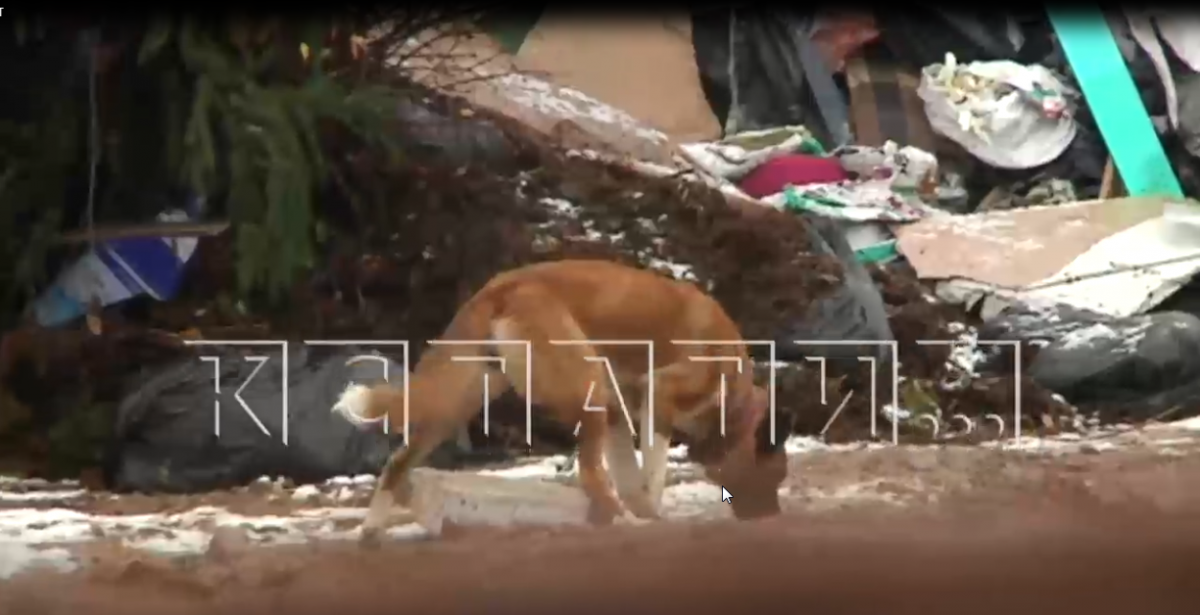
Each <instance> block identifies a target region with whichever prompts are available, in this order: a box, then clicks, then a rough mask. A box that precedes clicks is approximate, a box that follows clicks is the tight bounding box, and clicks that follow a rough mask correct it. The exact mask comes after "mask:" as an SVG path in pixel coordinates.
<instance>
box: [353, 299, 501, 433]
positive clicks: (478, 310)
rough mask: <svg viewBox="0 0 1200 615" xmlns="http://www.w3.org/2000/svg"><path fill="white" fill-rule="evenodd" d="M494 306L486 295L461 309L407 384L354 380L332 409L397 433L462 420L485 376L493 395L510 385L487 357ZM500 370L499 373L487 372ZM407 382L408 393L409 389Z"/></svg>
mask: <svg viewBox="0 0 1200 615" xmlns="http://www.w3.org/2000/svg"><path fill="white" fill-rule="evenodd" d="M491 318H492V314H491V309H490V306H489V304H488V302H486V301H471V302H468V303H467V305H465V306H464V307H463V309H461V310H460V311H459V313H458V314H457V315H456V316H455V318H454V321H453V322H451V323H450V326H449V327H448V328H447V329H446V331H445V333H443V334H442V337H441V338H440V340H439V341H441V342H452V343H434V344H431V345H430V346H429V348H427V349H425V352H424V353H423V354H422V355H421V360H420V361H419V362H418V363H417V366H416V368H415V369H414V370H413V372H412V373H411V374H406V376H407V377H408V383H407V387H405V386H403V385H401V384H399V383H395V382H394V380H395V379H394V378H393V382H391V383H386V384H378V385H372V386H367V385H362V384H355V383H351V384H350V385H349V386H347V387H346V389H345V390H344V391H343V392H342V394H341V396H340V397H339V398H338V400H337V402H336V403H334V405H333V409H332V411H333V412H334V413H335V414H340V415H341V416H343V417H345V418H346V420H348V421H349V422H351V423H353V424H354V425H356V426H359V427H360V428H366V427H369V426H373V425H376V424H380V423H383V422H384V420H385V418H386V421H387V422H386V425H387V431H388V432H389V433H398V432H400V431H402V430H403V429H404V428H405V426H409V427H410V428H414V427H418V426H422V425H427V424H430V423H431V422H432V423H443V424H447V425H450V424H457V423H461V422H463V421H466V420H469V418H470V415H471V414H472V413H474V412H476V411H478V409H479V403H480V399H481V397H482V395H483V394H484V391H483V387H484V382H487V383H488V385H489V389H488V391H487V393H488V396H489V397H490V398H491V399H495V398H496V397H499V395H500V394H501V393H503V392H504V391H505V390H507V388H508V386H507V382H506V380H505V379H504V377H503V375H502V374H501V373H500V372H499V371H498V370H496V369H494V366H495V364H494V363H489V362H488V361H486V358H487V357H488V356H489V354H490V353H491V352H493V350H492V348H491V345H490V344H487V343H486V342H487V341H488V340H489V339H491V336H492V332H491ZM492 372H495V375H496V376H498V377H492V378H486V379H485V375H491V374H492ZM406 388H407V399H406V398H405V392H406V391H405V389H406Z"/></svg>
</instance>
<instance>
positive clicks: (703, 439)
mask: <svg viewBox="0 0 1200 615" xmlns="http://www.w3.org/2000/svg"><path fill="white" fill-rule="evenodd" d="M438 342H441V343H435V344H433V345H431V346H430V347H429V348H428V349H427V350H426V351H425V352H424V354H423V355H422V356H421V360H420V361H419V362H418V363H417V366H416V368H415V370H414V372H413V374H412V375H411V377H410V378H409V383H408V391H409V393H408V394H409V396H410V397H409V399H408V421H409V423H408V424H409V432H408V445H407V446H406V447H405V448H404V449H401V450H399V451H397V452H396V453H395V454H394V455H393V456H392V457H391V458H390V459H389V460H388V462H387V464H386V465H385V466H384V468H383V471H382V473H381V475H380V479H379V484H378V486H377V488H376V490H375V494H374V497H373V498H372V500H371V505H370V508H369V510H368V513H367V517H366V519H365V520H364V522H363V527H362V538H363V540H364V541H366V542H371V541H373V540H375V539H376V538H377V536H378V533H379V532H380V530H381V529H382V528H383V525H384V523H385V521H386V518H387V516H388V512H389V510H390V508H391V506H392V505H393V503H395V502H396V501H397V500H398V501H399V503H400V504H402V505H404V506H408V504H409V502H410V499H411V497H412V487H411V483H410V479H409V473H410V470H411V469H412V468H413V467H415V466H417V465H418V464H420V463H421V461H422V460H423V459H424V458H425V457H426V456H427V455H428V454H429V453H430V452H431V451H433V450H434V449H435V448H436V447H437V446H438V445H439V444H441V443H442V442H443V441H444V440H446V439H448V438H450V437H452V436H453V435H454V433H455V431H456V430H458V429H460V428H461V427H462V426H463V425H465V424H466V423H467V422H469V421H470V420H471V418H472V416H473V415H474V414H476V413H477V412H479V409H480V405H481V403H480V402H481V397H482V396H483V395H484V377H485V375H487V376H488V378H487V380H488V382H489V385H490V386H488V389H487V395H488V396H489V398H491V399H495V398H496V397H498V396H499V395H500V394H501V393H503V392H504V391H505V390H507V388H508V387H510V386H511V387H514V388H515V390H516V392H517V393H518V394H520V395H521V396H522V397H525V398H526V399H528V400H530V401H532V402H534V403H536V404H538V405H539V406H540V407H542V408H546V409H547V410H548V411H549V412H552V413H553V414H554V416H555V418H557V419H558V420H560V421H562V422H563V423H564V424H566V425H577V426H578V437H579V480H580V484H581V487H582V488H583V490H584V492H585V493H586V494H587V496H588V498H589V500H590V501H591V509H590V514H589V518H590V520H591V521H592V522H593V523H598V524H605V523H611V522H612V520H613V519H614V517H616V516H618V515H620V514H622V512H623V511H622V506H621V502H624V504H625V507H627V508H628V510H629V512H631V513H633V514H634V515H635V516H637V517H639V518H656V517H657V516H658V509H659V504H660V502H661V498H662V493H663V487H664V484H665V481H666V469H667V451H668V448H669V445H670V439H671V435H672V433H674V432H679V433H680V434H682V435H683V438H684V440H685V441H686V442H687V443H688V445H689V449H690V450H691V454H692V457H693V458H694V459H695V460H696V461H698V462H700V463H702V464H703V465H704V466H705V468H706V472H707V474H708V477H709V479H710V480H712V481H714V482H717V483H719V484H721V485H722V486H724V487H726V488H728V489H729V490H730V492H731V493H733V494H735V495H734V498H733V500H732V502H731V503H732V506H733V509H734V513H735V515H737V516H738V517H739V518H751V517H758V516H764V515H768V514H773V513H776V512H778V511H779V500H778V495H777V489H778V486H779V484H780V483H781V482H782V481H783V479H784V477H785V476H786V459H785V457H784V454H783V450H782V442H780V443H778V444H777V445H774V446H772V445H768V444H767V443H766V442H767V441H768V440H769V439H770V433H769V431H768V429H767V427H768V424H769V421H768V420H767V412H766V410H767V406H768V396H767V393H766V392H765V391H763V390H762V389H761V388H759V387H757V386H755V385H754V383H753V376H752V370H751V363H750V359H749V356H748V355H747V352H746V348H745V344H744V342H743V340H742V337H741V335H740V333H739V332H738V329H737V326H736V325H735V324H734V323H733V321H732V320H731V319H730V318H729V316H728V315H727V314H726V313H725V311H724V310H723V309H722V308H721V306H720V305H718V304H717V302H716V301H715V300H714V299H712V298H711V297H709V296H708V295H706V294H705V293H704V292H702V291H700V290H699V289H698V288H696V287H695V286H694V285H692V284H689V283H685V282H677V281H674V280H671V279H668V278H665V277H663V276H660V275H657V274H655V273H652V272H648V271H643V270H640V269H636V268H632V267H627V266H623V265H619V264H616V263H611V262H606V261H591V260H583V261H558V262H551V263H542V264H537V265H531V266H527V267H522V268H519V269H514V270H511V271H507V272H504V273H502V274H500V275H497V276H496V277H495V278H493V279H492V280H491V281H490V282H488V283H487V284H486V285H485V286H484V287H483V288H482V289H481V290H480V291H479V292H477V293H476V294H475V295H474V296H473V297H471V299H469V300H468V301H467V302H466V303H465V304H464V305H463V306H462V307H461V308H460V309H459V311H458V313H457V314H456V315H455V317H454V320H453V321H452V322H451V323H450V326H449V327H448V328H447V329H446V331H445V332H444V333H443V334H442V336H441V338H440V339H439V340H438ZM445 342H452V343H445ZM521 342H529V344H528V349H529V351H528V353H527V352H526V347H525V345H524V344H522V343H521ZM612 342H626V344H623V345H622V344H614V343H612ZM639 342H641V343H640V344H639ZM680 342H690V343H680ZM705 342H724V343H720V344H718V343H707V344H706V343H705ZM650 344H652V345H653V346H652V348H653V380H652V382H651V381H650V380H649V379H648V378H647V373H648V370H647V367H648V365H649V362H648V360H649V355H650V353H649V352H648V348H647V346H650ZM527 357H528V358H527ZM488 359H490V360H488ZM614 380H615V381H616V385H617V386H615V387H614V386H613V381H614ZM651 384H652V386H650V385H651ZM651 389H653V404H652V407H653V415H652V416H651V415H650V413H649V412H648V409H649V407H650V406H649V405H648V404H647V403H646V402H647V399H648V395H647V394H648V392H649V391H650V390H651ZM627 391H635V392H636V396H629V395H627V394H626V392H627ZM722 394H724V396H725V403H724V405H722V403H721V401H722ZM625 399H631V400H632V399H636V401H637V402H638V403H637V404H636V407H637V408H638V422H639V423H640V429H639V433H641V434H642V435H643V437H642V438H641V441H642V442H641V447H642V458H643V463H642V468H641V472H640V473H639V468H638V462H637V456H636V453H635V449H634V443H633V432H632V430H633V425H632V422H633V421H632V419H631V418H630V417H628V415H627V413H626V412H624V411H623V409H624V400H625ZM404 408H405V399H404V391H403V389H402V388H399V387H393V386H389V385H386V384H385V385H379V386H374V387H365V386H362V385H357V384H352V385H350V386H349V387H347V389H346V391H345V392H344V393H343V394H342V396H341V397H340V398H339V400H338V402H337V404H335V406H334V411H335V412H338V413H340V414H342V415H344V416H345V417H346V418H347V419H349V420H351V421H352V422H355V423H357V424H360V425H363V424H367V423H374V422H378V421H380V420H382V418H383V417H384V416H385V415H386V416H387V417H388V421H389V424H390V425H393V426H397V428H399V426H401V425H404V413H405V410H404ZM588 409H592V410H599V411H588ZM722 409H723V411H722ZM622 417H624V418H625V419H626V420H622ZM722 422H723V423H724V425H722ZM651 425H653V430H651V429H650V426H651ZM606 458H607V461H608V467H609V469H611V470H612V472H613V474H614V478H615V479H616V480H615V485H616V493H615V494H614V493H613V490H612V487H611V486H610V484H609V476H608V472H607V471H606V470H605V467H604V463H603V461H604V460H605V459H606Z"/></svg>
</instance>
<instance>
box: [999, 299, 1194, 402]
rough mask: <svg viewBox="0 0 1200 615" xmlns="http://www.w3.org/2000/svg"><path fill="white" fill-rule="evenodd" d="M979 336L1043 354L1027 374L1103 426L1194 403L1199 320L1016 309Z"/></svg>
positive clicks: (1049, 307)
mask: <svg viewBox="0 0 1200 615" xmlns="http://www.w3.org/2000/svg"><path fill="white" fill-rule="evenodd" d="M979 336H980V338H981V339H982V338H987V339H1009V340H1021V341H1023V342H1025V343H1028V344H1036V345H1039V346H1041V348H1040V350H1039V351H1038V353H1037V357H1036V358H1035V359H1034V361H1033V363H1032V364H1030V365H1029V367H1028V371H1027V372H1026V373H1028V374H1029V375H1030V376H1031V377H1032V378H1033V379H1034V381H1036V382H1037V383H1038V384H1040V385H1042V386H1044V387H1046V388H1047V389H1049V390H1051V391H1054V392H1055V393H1058V394H1059V395H1062V396H1063V397H1064V398H1066V399H1067V401H1069V402H1071V403H1072V404H1075V405H1077V406H1080V407H1082V408H1084V409H1089V410H1098V411H1101V412H1102V413H1104V412H1105V411H1107V413H1108V414H1109V415H1110V416H1109V418H1117V417H1120V418H1133V417H1132V416H1130V414H1131V413H1135V414H1136V415H1138V416H1141V417H1142V418H1150V417H1152V416H1154V415H1156V414H1158V413H1160V412H1163V411H1164V410H1167V409H1169V408H1170V407H1172V406H1174V405H1176V404H1179V403H1184V402H1188V401H1190V402H1195V401H1200V387H1197V386H1195V383H1197V382H1200V318H1197V317H1196V316H1194V315H1192V314H1187V313H1184V312H1157V313H1152V314H1145V315H1137V316H1131V317H1128V318H1121V319H1113V318H1110V317H1107V316H1104V315H1101V314H1096V313H1094V312H1089V311H1086V310H1080V309H1077V308H1073V307H1070V306H1065V305H1042V306H1037V307H1031V306H1023V305H1014V306H1012V307H1010V308H1008V309H1007V310H1005V311H1004V312H1002V313H1001V314H1000V315H998V316H996V317H995V318H993V319H991V320H990V321H988V322H986V323H984V326H983V327H982V329H981V330H980V333H979Z"/></svg>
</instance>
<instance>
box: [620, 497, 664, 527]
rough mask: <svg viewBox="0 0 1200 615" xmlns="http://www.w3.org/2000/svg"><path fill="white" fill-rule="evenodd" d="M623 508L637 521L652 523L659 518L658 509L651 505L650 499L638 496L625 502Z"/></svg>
mask: <svg viewBox="0 0 1200 615" xmlns="http://www.w3.org/2000/svg"><path fill="white" fill-rule="evenodd" d="M625 508H626V509H627V510H628V511H629V512H630V513H632V514H633V516H635V517H637V518H638V519H644V520H646V521H654V520H657V519H659V518H661V515H660V514H659V512H658V508H657V507H655V506H654V504H652V503H651V500H650V497H649V496H646V495H642V494H639V495H637V496H634V497H631V498H629V499H627V500H626V501H625Z"/></svg>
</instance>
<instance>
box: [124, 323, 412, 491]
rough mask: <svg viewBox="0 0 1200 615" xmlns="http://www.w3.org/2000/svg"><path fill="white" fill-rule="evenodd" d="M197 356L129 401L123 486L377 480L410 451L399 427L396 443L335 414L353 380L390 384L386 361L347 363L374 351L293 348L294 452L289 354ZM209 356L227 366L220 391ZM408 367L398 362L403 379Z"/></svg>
mask: <svg viewBox="0 0 1200 615" xmlns="http://www.w3.org/2000/svg"><path fill="white" fill-rule="evenodd" d="M197 354H198V355H200V356H197V357H195V358H187V359H183V360H181V361H178V362H176V363H173V364H170V365H167V366H165V367H162V368H161V369H159V370H158V371H157V373H155V374H153V375H152V376H151V377H149V378H148V379H146V380H144V381H143V382H142V383H141V384H140V386H138V387H137V389H136V390H134V391H133V392H132V393H131V394H129V395H128V396H127V397H126V398H125V399H124V401H123V402H122V403H121V405H120V407H119V409H118V413H117V425H116V429H115V432H116V433H115V442H114V450H113V454H112V459H111V461H110V463H111V464H112V465H111V466H110V472H111V476H110V477H109V484H110V485H112V486H113V488H114V489H116V490H120V491H141V492H176V493H179V492H185V493H187V492H197V491H207V490H212V489H220V488H227V487H231V486H235V485H241V484H246V483H247V482H250V481H252V480H254V479H256V478H258V477H260V476H264V475H265V476H281V477H288V478H291V479H293V480H294V481H296V482H298V483H307V482H316V481H322V480H326V479H328V478H331V477H334V476H340V475H356V474H374V473H376V472H378V471H379V469H380V468H381V467H382V466H383V463H384V461H385V460H386V459H387V457H388V455H389V454H390V452H391V450H392V449H393V447H396V446H399V445H401V444H402V437H401V436H400V435H398V434H399V432H400V431H401V428H400V427H398V426H397V428H396V429H394V430H392V432H393V434H394V435H392V436H391V437H389V436H387V435H385V434H384V433H383V432H382V430H381V429H371V430H359V429H357V428H356V427H355V426H353V425H351V424H350V423H349V422H348V421H346V420H345V419H344V418H343V417H341V416H339V415H335V414H332V413H331V412H330V410H331V408H332V407H333V403H334V401H335V400H336V399H337V397H338V395H340V394H341V392H342V391H343V390H344V389H345V387H346V385H347V384H348V383H349V382H351V381H353V382H359V383H363V384H369V383H372V382H378V381H381V380H382V379H383V377H384V375H383V364H382V363H381V362H380V361H377V360H366V361H361V362H357V363H355V364H353V365H349V366H347V365H346V360H347V359H349V358H351V357H353V356H356V355H363V354H369V351H362V350H358V351H356V350H354V349H349V348H337V349H332V348H322V347H316V346H302V345H299V344H293V345H291V350H290V352H289V353H288V371H287V373H288V401H287V406H288V421H287V430H288V433H287V444H286V445H285V444H284V441H283V431H282V428H283V390H282V384H283V378H282V374H283V360H282V357H283V355H282V353H281V352H280V349H278V348H275V347H266V346H257V347H255V346H240V347H236V348H235V347H232V346H224V347H220V348H218V347H209V348H203V349H201V350H200V351H199V352H198V353H197ZM201 356H206V357H213V358H217V359H219V360H220V362H219V373H220V386H221V388H220V393H219V394H218V393H217V392H216V391H215V384H214V375H215V372H214V369H216V365H217V364H216V363H215V361H213V360H212V359H209V360H202V359H201ZM250 357H265V358H266V361H265V362H262V361H260V360H254V359H250ZM260 364H261V367H260ZM256 369H257V373H254V372H255V370H256ZM402 369H403V368H402V367H401V366H400V365H399V364H398V363H395V362H390V361H389V365H388V370H389V376H390V377H391V379H392V380H393V381H397V379H398V378H400V377H401V374H403V371H402ZM252 374H253V376H252ZM247 380H249V383H248V384H247ZM243 385H244V386H245V388H244V389H243V390H242V392H241V397H242V398H243V399H244V400H245V403H246V406H247V407H249V408H250V411H251V412H253V415H254V416H253V417H252V416H251V415H250V414H249V413H247V412H246V411H245V410H244V409H243V408H242V407H241V405H240V404H239V403H238V401H237V400H236V399H235V397H234V395H235V393H236V392H237V391H238V389H239V387H242V386H243ZM217 403H219V404H220V406H219V418H220V426H219V435H218V426H217V424H216V422H215V421H216V418H217V416H218V412H217V410H218V408H217V406H216V404H217ZM255 419H257V420H258V422H259V423H261V425H262V428H260V426H259V424H258V423H256V421H255ZM264 428H265V430H266V432H267V433H264V432H263V429H264Z"/></svg>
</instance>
